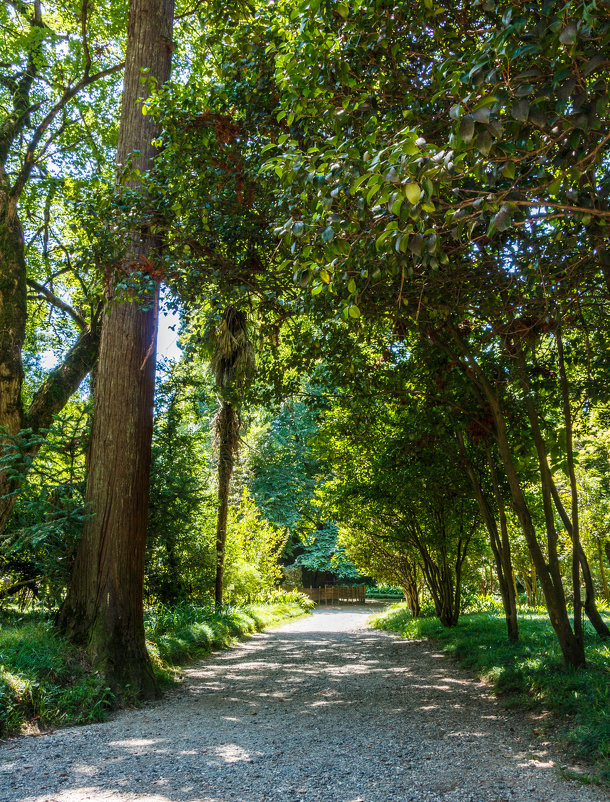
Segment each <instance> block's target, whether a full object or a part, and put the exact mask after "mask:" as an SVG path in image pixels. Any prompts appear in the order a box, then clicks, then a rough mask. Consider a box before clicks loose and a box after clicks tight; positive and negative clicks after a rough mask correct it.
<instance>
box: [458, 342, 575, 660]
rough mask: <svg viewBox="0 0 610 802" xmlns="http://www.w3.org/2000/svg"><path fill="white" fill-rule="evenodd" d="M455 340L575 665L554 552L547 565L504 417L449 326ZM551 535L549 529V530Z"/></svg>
mask: <svg viewBox="0 0 610 802" xmlns="http://www.w3.org/2000/svg"><path fill="white" fill-rule="evenodd" d="M449 329H450V331H451V335H452V337H453V340H454V342H455V343H456V345H457V347H458V348H459V351H460V354H461V356H462V357H463V358H464V360H465V362H466V365H464V364H463V363H462V360H461V359H460V357H458V364H460V365H461V366H462V368H463V369H464V372H465V374H466V376H467V377H468V378H469V380H470V381H471V382H472V383H473V385H474V387H475V388H476V391H477V394H479V393H481V394H482V395H483V396H484V398H485V399H486V400H487V403H488V405H489V411H490V412H491V415H492V417H493V422H494V428H495V431H494V436H495V438H496V443H497V445H498V452H499V454H500V458H501V460H502V465H503V467H504V472H505V474H506V479H507V481H508V486H509V488H510V492H511V498H512V503H513V509H514V510H515V514H516V515H517V517H518V519H519V523H520V524H521V527H522V529H523V534H524V536H525V540H526V542H527V546H528V549H529V552H530V556H531V558H532V564H533V566H534V567H535V569H536V572H537V574H538V576H539V578H540V583H541V585H542V590H543V593H544V598H545V601H546V607H547V611H548V614H549V619H550V621H551V624H552V626H553V629H554V630H555V634H556V635H557V640H558V641H559V646H560V648H561V653H562V655H563V659H564V661H565V663H566V665H568V666H571V667H573V668H578V667H580V666H583V665H584V664H585V654H584V648H583V644H582V642H579V640H578V639H577V638H576V637H575V635H574V632H573V631H572V627H571V624H570V619H569V616H568V610H567V605H566V599H565V593H564V589H563V585H562V582H561V575H559V576H558V574H557V570H556V569H555V566H554V564H553V561H554V556H555V557H556V555H553V554H549V560H550V561H551V565H550V567H547V563H546V560H545V556H544V553H543V551H542V548H541V546H540V543H539V542H538V538H537V536H536V530H535V528H534V524H533V521H532V517H531V514H530V511H529V507H528V505H527V501H526V498H525V495H524V493H523V489H522V487H521V483H520V481H519V477H518V474H517V470H516V468H515V464H514V462H513V457H512V452H511V448H510V443H509V439H508V432H507V428H506V420H505V418H504V413H503V410H502V407H501V404H500V399H499V398H498V396H497V394H496V392H495V391H494V388H493V387H492V385H491V384H490V382H489V380H488V379H487V377H486V376H485V374H484V372H483V370H482V369H481V366H480V365H479V364H478V362H477V361H476V359H474V358H473V357H472V356H471V355H470V354H469V353H468V350H467V348H466V346H465V344H464V343H463V341H462V339H461V337H460V336H459V334H458V332H457V331H455V329H452V328H451V327H449ZM446 350H448V351H449V353H450V354H451V356H452V357H453V358H455V357H456V356H457V355H456V354H455V352H454V351H453V350H452V349H451V348H447V349H446ZM545 506H546V507H547V508H546V509H545V513H546V514H547V515H548V505H545ZM549 535H551V533H549ZM553 549H554V544H553V540H552V537H551V539H550V542H549V551H550V552H552V551H553Z"/></svg>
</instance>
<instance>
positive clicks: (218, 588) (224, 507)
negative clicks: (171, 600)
mask: <svg viewBox="0 0 610 802" xmlns="http://www.w3.org/2000/svg"><path fill="white" fill-rule="evenodd" d="M218 414H219V420H218V425H217V428H216V431H217V432H218V517H217V519H216V581H215V584H214V600H215V602H216V605H217V606H218V607H220V606H221V605H222V601H223V587H222V586H223V580H224V571H225V547H226V543H227V518H228V514H229V487H230V485H231V476H232V474H233V465H234V461H235V446H236V442H235V440H236V436H237V425H236V424H237V421H236V413H235V410H234V409H233V405H232V404H228V403H227V402H226V401H223V403H222V406H221V407H220V412H219V413H218Z"/></svg>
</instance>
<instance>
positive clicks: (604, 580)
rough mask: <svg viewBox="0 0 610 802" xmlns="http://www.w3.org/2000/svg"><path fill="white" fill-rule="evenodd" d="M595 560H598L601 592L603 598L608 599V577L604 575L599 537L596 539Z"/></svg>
mask: <svg viewBox="0 0 610 802" xmlns="http://www.w3.org/2000/svg"><path fill="white" fill-rule="evenodd" d="M607 545H610V544H607ZM597 561H598V562H599V573H600V576H601V578H602V592H603V594H604V599H605V600H606V601H610V593H609V592H608V577H607V576H606V566H605V565H604V552H603V548H602V541H601V538H600V539H598V541H597Z"/></svg>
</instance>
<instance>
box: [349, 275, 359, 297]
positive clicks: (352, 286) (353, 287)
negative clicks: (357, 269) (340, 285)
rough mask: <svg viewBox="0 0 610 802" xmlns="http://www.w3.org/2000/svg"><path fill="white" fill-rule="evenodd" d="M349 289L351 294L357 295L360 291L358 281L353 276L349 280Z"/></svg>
mask: <svg viewBox="0 0 610 802" xmlns="http://www.w3.org/2000/svg"><path fill="white" fill-rule="evenodd" d="M347 291H348V292H349V294H350V295H355V294H356V293H357V292H358V287H356V282H355V281H354V279H353V278H350V280H349V281H348V282H347Z"/></svg>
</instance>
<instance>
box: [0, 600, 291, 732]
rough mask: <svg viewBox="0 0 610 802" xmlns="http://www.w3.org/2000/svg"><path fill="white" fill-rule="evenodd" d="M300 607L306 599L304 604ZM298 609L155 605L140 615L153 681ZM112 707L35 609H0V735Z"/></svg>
mask: <svg viewBox="0 0 610 802" xmlns="http://www.w3.org/2000/svg"><path fill="white" fill-rule="evenodd" d="M305 606H306V605H305ZM304 614H305V610H304V609H303V606H300V605H299V604H296V603H295V602H294V601H292V600H288V601H281V602H275V603H273V604H267V605H250V606H248V607H239V608H237V607H225V608H224V609H223V610H222V611H221V612H216V611H215V609H214V608H213V606H194V605H187V604H181V605H178V606H176V607H173V608H169V607H164V606H162V605H158V606H156V607H153V608H150V609H149V610H148V611H147V612H146V614H145V626H146V638H147V646H148V650H149V653H150V655H151V658H152V660H153V665H154V668H155V673H156V676H157V679H158V680H159V682H160V684H161V685H162V686H163V685H167V684H169V683H171V682H172V680H173V679H174V678H175V675H176V668H177V667H179V666H181V665H184V664H186V663H188V662H190V661H192V660H194V659H197V658H199V657H202V656H204V655H206V654H208V653H209V652H210V651H212V650H213V649H218V648H222V647H224V646H228V645H229V644H230V643H232V642H233V641H234V640H235V639H237V638H240V637H243V636H245V635H247V634H249V633H252V632H254V631H257V630H261V629H264V628H266V627H271V626H275V625H278V624H280V623H282V622H284V621H287V620H289V619H292V618H296V617H299V616H301V615H304ZM114 706H115V698H114V695H113V694H112V692H111V690H110V688H108V686H107V685H106V682H105V681H104V678H103V676H102V675H101V674H99V673H98V672H96V671H94V670H92V667H91V666H90V665H89V664H88V662H87V660H86V659H85V655H84V653H83V652H82V651H81V650H79V649H76V648H75V647H74V646H72V645H71V644H69V643H68V642H67V641H66V640H65V639H64V638H62V637H60V636H59V635H58V634H57V632H55V630H54V629H53V625H52V622H51V621H50V620H49V618H48V616H45V615H44V614H43V613H40V612H37V611H26V612H19V611H17V610H15V609H5V610H0V737H4V736H6V735H10V734H13V733H17V732H19V731H22V730H24V728H27V727H39V728H42V729H44V728H49V727H58V726H68V725H75V724H89V723H91V722H94V721H102V720H103V719H104V718H105V717H106V715H107V713H108V711H109V710H111V709H112V708H113V707H114Z"/></svg>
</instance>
